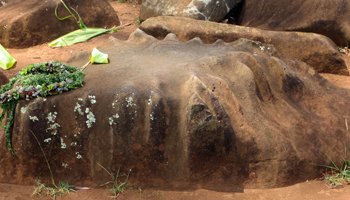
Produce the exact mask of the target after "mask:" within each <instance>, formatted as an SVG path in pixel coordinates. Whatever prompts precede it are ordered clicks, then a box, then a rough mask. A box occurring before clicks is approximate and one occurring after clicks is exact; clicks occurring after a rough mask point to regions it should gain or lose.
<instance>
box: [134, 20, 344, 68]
mask: <svg viewBox="0 0 350 200" xmlns="http://www.w3.org/2000/svg"><path fill="white" fill-rule="evenodd" d="M140 29H142V30H143V31H145V32H146V33H147V34H150V35H152V36H154V37H157V38H158V39H162V38H164V37H165V36H166V35H167V34H168V33H174V34H176V35H177V37H178V38H179V39H180V40H182V41H187V40H190V39H193V38H195V37H199V38H200V39H201V40H202V41H204V42H205V43H213V42H215V41H216V40H218V39H221V40H224V41H225V42H232V41H235V40H238V39H239V38H247V39H251V40H256V41H259V42H262V43H266V44H272V45H273V46H274V47H275V48H276V51H277V52H276V53H277V54H278V55H279V56H280V57H281V58H285V59H291V60H300V61H303V62H305V63H307V64H309V65H310V66H312V67H313V68H314V69H315V70H316V71H317V72H325V73H334V74H342V75H348V74H349V71H348V69H347V67H346V63H345V61H344V60H343V57H342V55H341V54H340V53H339V51H338V49H337V47H336V45H335V44H334V43H333V42H332V41H331V40H329V39H328V38H327V37H324V36H322V35H318V34H312V33H301V32H280V31H266V30H261V29H257V28H249V27H242V26H236V25H228V24H219V23H214V22H206V21H200V20H193V19H189V18H185V17H169V16H161V17H155V18H150V19H148V20H146V21H145V22H143V23H142V24H141V26H140ZM261 48H264V49H265V48H268V47H263V46H262V47H261Z"/></svg>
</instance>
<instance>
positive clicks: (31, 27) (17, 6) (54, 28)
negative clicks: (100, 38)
mask: <svg viewBox="0 0 350 200" xmlns="http://www.w3.org/2000/svg"><path fill="white" fill-rule="evenodd" d="M65 2H66V3H67V5H69V6H70V7H72V8H74V9H75V10H77V12H78V13H79V14H80V16H81V17H82V19H83V21H84V22H85V23H86V25H88V26H90V27H112V26H114V25H119V19H118V16H117V15H116V12H115V11H114V10H113V8H112V7H111V5H110V4H109V3H108V2H107V1H106V0H65ZM57 6H58V14H59V16H60V17H63V16H67V15H68V12H67V10H65V8H64V6H63V5H62V3H61V1H60V0H48V1H42V0H25V1H22V0H7V3H5V4H4V6H2V7H0V43H1V44H2V45H4V46H5V47H11V48H21V47H28V46H32V45H37V44H41V43H44V42H49V41H51V40H53V39H56V38H58V37H59V36H62V35H64V34H66V33H68V32H71V31H73V30H76V29H78V28H79V27H78V24H77V22H76V21H75V20H74V19H73V18H71V19H68V20H63V21H62V20H58V19H57V17H56V16H55V9H56V7H57Z"/></svg>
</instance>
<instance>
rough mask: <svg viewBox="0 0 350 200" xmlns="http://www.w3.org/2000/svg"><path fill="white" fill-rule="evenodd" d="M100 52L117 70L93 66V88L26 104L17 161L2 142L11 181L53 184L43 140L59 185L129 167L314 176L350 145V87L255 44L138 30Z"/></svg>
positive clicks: (211, 179) (173, 175)
mask: <svg viewBox="0 0 350 200" xmlns="http://www.w3.org/2000/svg"><path fill="white" fill-rule="evenodd" d="M101 50H103V51H104V52H106V53H108V54H109V55H110V61H111V62H110V64H107V65H101V66H98V67H97V66H89V67H88V68H87V69H86V78H85V86H84V87H82V88H79V89H76V90H74V91H71V92H67V93H63V94H61V95H57V96H53V97H50V98H47V99H43V98H36V99H34V100H32V101H21V102H20V103H19V105H18V106H17V111H16V121H15V125H14V129H13V138H12V139H13V143H14V148H15V152H16V157H12V156H11V154H10V153H9V152H7V151H6V150H5V144H4V139H3V138H4V137H3V135H2V133H1V134H0V138H1V140H0V155H1V156H0V166H1V168H0V181H1V182H10V183H25V182H26V181H27V182H31V181H32V177H36V178H37V177H38V178H40V179H41V180H45V178H49V172H48V168H47V166H45V164H44V163H45V160H44V156H43V154H42V153H41V151H40V147H39V145H38V143H37V141H36V140H35V138H34V137H33V134H35V135H36V137H37V138H38V139H39V142H40V145H41V146H42V148H43V149H44V151H45V152H46V156H47V157H48V159H49V162H50V164H51V168H52V169H53V171H54V176H55V177H56V179H59V180H65V181H68V182H69V183H71V184H84V185H89V184H90V185H91V181H93V182H94V183H97V184H98V183H105V182H106V181H109V180H110V177H109V175H108V174H107V173H106V172H105V171H104V170H103V169H102V167H101V166H103V167H105V168H106V169H108V170H110V171H111V172H112V173H113V172H114V173H115V172H116V171H118V169H120V170H121V172H123V173H128V172H129V170H131V173H130V177H131V182H132V184H134V185H141V186H142V187H152V186H155V187H158V188H187V189H189V188H196V187H204V188H210V189H215V190H229V191H235V190H240V189H242V188H243V187H275V186H283V185H288V184H292V183H295V182H298V181H305V180H308V179H312V178H315V177H317V176H318V175H319V174H320V168H319V165H320V164H328V163H329V162H330V160H329V158H331V159H332V160H333V161H334V162H337V161H342V159H343V157H342V156H341V155H344V154H345V152H344V150H345V148H344V147H345V146H349V145H350V142H349V139H350V138H349V133H348V132H347V131H346V126H345V124H344V121H345V119H344V116H346V115H347V114H348V113H349V112H350V105H349V102H350V93H349V90H344V89H340V88H336V87H334V86H332V85H331V84H329V83H328V82H327V81H326V80H324V79H322V78H321V77H320V76H319V75H318V74H317V73H316V72H315V71H314V70H312V69H311V68H310V67H309V66H308V65H306V64H305V63H303V62H299V61H295V60H284V59H280V58H278V55H276V54H275V53H274V51H272V50H271V49H266V50H262V49H261V48H260V46H259V45H257V43H256V42H255V41H251V40H247V39H240V40H237V41H235V42H233V43H224V42H222V41H218V42H215V43H213V44H203V43H202V42H201V41H200V40H199V39H193V40H191V41H188V42H186V43H181V42H179V41H178V39H177V38H176V37H175V36H174V35H168V36H167V37H166V38H165V39H164V40H162V41H158V40H156V39H155V38H153V37H151V36H147V35H146V34H144V33H143V32H142V31H137V32H135V33H134V35H132V36H131V38H130V39H129V40H128V41H119V40H112V41H111V43H110V46H107V47H105V48H103V49H101ZM87 57H88V55H85V54H84V55H80V56H77V57H76V59H77V60H79V61H77V63H75V65H76V66H81V65H83V64H84V63H85V62H86V59H87ZM72 64H74V63H72ZM335 101H336V102H337V103H334V102H335ZM35 117H37V120H33V119H35Z"/></svg>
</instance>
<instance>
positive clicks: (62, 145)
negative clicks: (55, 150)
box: [60, 137, 67, 149]
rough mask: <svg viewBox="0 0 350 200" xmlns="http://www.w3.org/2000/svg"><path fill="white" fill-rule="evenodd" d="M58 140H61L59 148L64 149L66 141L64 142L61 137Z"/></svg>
mask: <svg viewBox="0 0 350 200" xmlns="http://www.w3.org/2000/svg"><path fill="white" fill-rule="evenodd" d="M60 141H61V149H66V148H67V145H66V143H65V142H64V140H63V138H62V137H61V138H60Z"/></svg>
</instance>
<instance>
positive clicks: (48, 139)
mask: <svg viewBox="0 0 350 200" xmlns="http://www.w3.org/2000/svg"><path fill="white" fill-rule="evenodd" d="M51 140H52V139H51V138H46V139H45V140H44V142H45V143H50V142H51Z"/></svg>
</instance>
